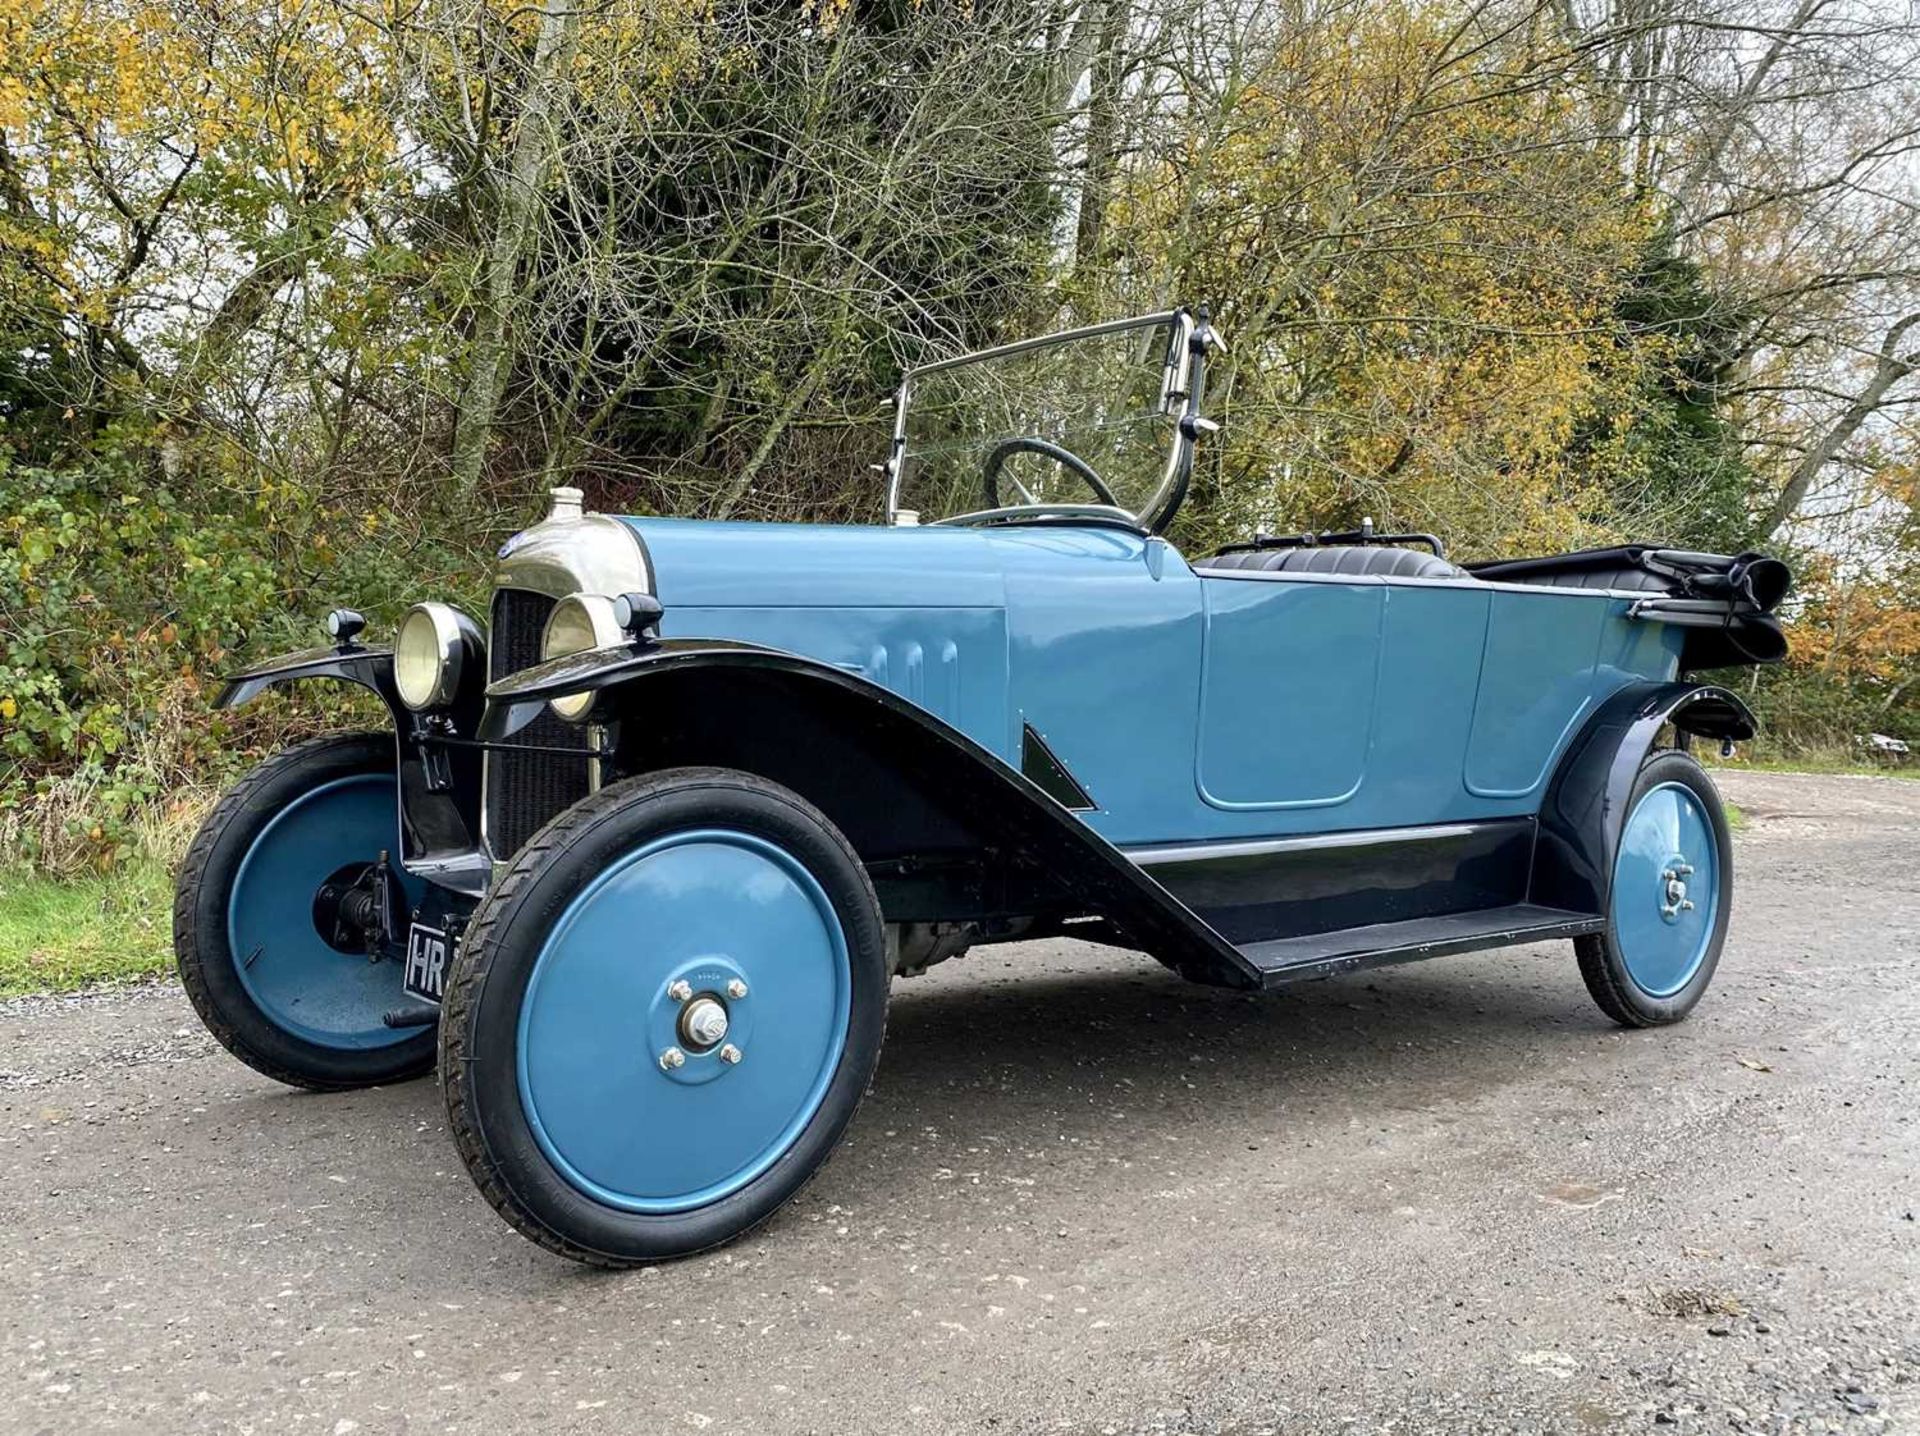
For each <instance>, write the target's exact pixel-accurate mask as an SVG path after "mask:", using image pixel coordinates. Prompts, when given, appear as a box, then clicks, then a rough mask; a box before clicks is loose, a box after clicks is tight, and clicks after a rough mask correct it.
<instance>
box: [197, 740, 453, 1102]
mask: <svg viewBox="0 0 1920 1436" xmlns="http://www.w3.org/2000/svg"><path fill="white" fill-rule="evenodd" d="M394 764H395V758H394V743H393V735H392V734H391V733H340V734H334V735H332V736H329V737H325V738H315V739H313V740H311V741H310V742H306V743H301V744H298V745H296V746H295V747H292V748H288V749H286V750H285V751H284V752H280V753H276V754H274V755H273V756H272V757H271V758H268V759H267V760H266V761H265V762H263V763H261V764H260V766H259V767H257V768H255V769H254V770H253V771H252V772H251V773H249V774H247V776H246V777H244V778H242V779H241V780H240V781H239V782H238V783H235V784H234V785H233V786H232V787H231V788H229V789H228V790H227V791H226V792H225V793H224V794H223V795H222V796H221V798H220V801H219V802H218V803H216V804H214V808H213V811H212V812H211V813H209V814H207V818H206V821H205V822H203V823H202V824H201V825H200V831H199V832H197V833H195V834H194V838H193V842H192V844H191V845H190V846H189V847H188V849H187V856H186V861H185V862H183V863H182V864H181V866H180V875H179V877H178V878H177V879H176V881H175V883H174V894H173V951H174V960H175V962H176V964H177V965H178V967H179V970H180V985H181V986H183V987H184V988H186V990H187V997H188V999H189V1000H190V1001H191V1002H192V1003H193V1007H194V1011H196V1012H198V1013H199V1014H200V1020H201V1021H202V1022H204V1023H205V1024H206V1026H207V1031H209V1032H211V1033H212V1034H213V1035H214V1037H215V1038H216V1039H218V1041H219V1043H220V1045H221V1046H222V1047H224V1048H226V1049H227V1051H229V1052H231V1053H232V1054H233V1055H234V1056H235V1057H238V1058H239V1059H240V1060H241V1061H242V1062H244V1063H246V1064H247V1066H249V1067H251V1068H253V1070H254V1071H256V1072H259V1073H262V1074H264V1075H265V1076H268V1077H271V1078H273V1079H274V1080H275V1081H276V1082H284V1083H286V1084H287V1085H288V1086H289V1087H305V1088H307V1089H309V1090H311V1091H315V1092H344V1091H349V1090H351V1089H353V1088H355V1087H371V1086H376V1085H379V1084H381V1083H386V1082H400V1081H405V1080H407V1079H408V1078H413V1077H420V1076H424V1075H425V1074H426V1073H427V1072H429V1071H431V1070H432V1068H433V1058H434V1037H433V1033H432V1031H431V1030H427V1031H423V1032H421V1033H420V1034H419V1035H417V1036H415V1037H412V1038H409V1039H408V1040H406V1041H404V1042H397V1043H394V1044H393V1045H392V1046H390V1047H378V1048H362V1049H352V1048H339V1047H323V1046H320V1045H319V1044H318V1043H314V1042H309V1041H307V1040H306V1039H305V1038H303V1037H297V1036H295V1035H294V1034H292V1033H290V1032H288V1031H286V1030H285V1029H284V1028H282V1027H280V1026H279V1025H278V1024H276V1023H275V1022H274V1021H273V1019H272V1018H271V1017H269V1016H268V1015H267V1014H266V1013H264V1012H262V1011H261V1010H260V1008H259V1007H258V1006H257V1005H255V1003H254V1001H253V999H252V998H251V997H250V996H248V994H247V990H246V988H245V987H244V986H243V985H242V984H241V981H240V976H239V972H238V970H237V969H236V967H235V965H234V954H233V951H232V949H231V948H230V946H229V945H228V942H227V921H226V913H227V904H228V896H229V893H230V891H231V888H232V884H233V879H234V874H235V873H236V872H237V870H238V869H239V866H240V862H241V860H242V859H243V858H245V857H246V855H247V851H248V849H250V848H251V847H252V846H253V843H254V840H255V839H256V838H258V837H259V835H260V832H261V830H262V829H263V828H264V827H265V826H266V825H267V824H268V823H269V822H271V821H272V820H273V819H274V818H275V817H276V816H278V814H279V813H280V812H281V810H282V809H284V808H285V807H286V806H287V804H289V803H291V802H292V801H294V800H295V799H296V798H299V797H301V796H303V795H304V794H306V793H309V792H311V791H312V790H313V789H315V788H317V787H319V786H320V785H321V784H323V783H330V782H332V781H334V780H335V779H337V778H348V777H354V776H357V775H359V774H362V773H378V774H386V775H391V774H392V773H393V772H394ZM375 856H377V855H376V854H373V853H369V854H367V859H368V861H372V859H373V858H374V857H375ZM352 960H353V959H351V958H348V957H344V956H343V957H342V958H341V961H342V962H348V961H352Z"/></svg>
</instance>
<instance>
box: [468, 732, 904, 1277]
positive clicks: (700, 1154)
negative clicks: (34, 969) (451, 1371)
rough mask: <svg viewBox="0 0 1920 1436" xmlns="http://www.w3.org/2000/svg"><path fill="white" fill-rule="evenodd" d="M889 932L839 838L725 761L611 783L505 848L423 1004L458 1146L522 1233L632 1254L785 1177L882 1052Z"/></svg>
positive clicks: (712, 1228) (741, 1204) (713, 1232)
mask: <svg viewBox="0 0 1920 1436" xmlns="http://www.w3.org/2000/svg"><path fill="white" fill-rule="evenodd" d="M887 985H888V968H887V946H886V937H885V931H884V928H883V927H882V924H881V918H880V909H879V903H878V902H877V900H876V899H875V897H874V892H873V887H872V885H871V883H870V882H869V881H868V879H867V874H866V870H865V868H864V867H863V866H862V865H861V863H860V860H859V858H858V856H857V855H856V854H855V853H854V851H853V849H852V847H851V846H850V845H849V844H848V843H847V840H846V839H845V838H844V837H843V836H841V834H840V833H839V831H838V830H837V829H835V828H834V827H833V826H832V824H830V823H829V822H828V821H827V819H826V818H825V817H824V816H823V815H822V814H821V813H819V812H818V811H817V810H816V809H815V808H813V807H812V806H811V805H810V804H808V803H806V802H805V801H804V800H803V799H801V798H800V797H798V796H797V795H795V794H793V793H791V792H788V791H787V790H786V789H784V788H780V787H777V786H775V785H774V784H772V783H768V782H765V781H763V780H761V779H759V778H756V777H753V776H751V775H749V774H745V773H738V772H732V771H729V770H724V769H712V768H706V769H697V768H686V769H678V770H674V771H670V772H666V773H660V774H654V775H649V776H646V777H642V778H633V779H629V780H627V781H625V782H621V783H616V784H613V785H611V786H609V787H607V788H605V789H603V790H602V791H600V792H598V793H596V794H594V795H593V796H591V797H589V798H587V799H585V800H583V801H582V802H580V803H578V804H576V805H575V806H573V807H572V808H570V809H568V810H567V811H566V812H565V813H563V814H561V815H560V816H559V817H557V818H555V819H554V821H553V822H551V823H550V824H548V825H547V826H546V827H545V828H543V829H542V830H541V831H540V832H539V833H537V834H535V835H534V837H533V838H532V839H530V840H529V841H528V843H527V844H526V846H525V847H523V848H522V849H521V850H520V852H519V853H518V854H516V855H515V857H514V859H513V862H512V864H511V865H510V866H509V868H508V870H507V871H506V872H505V873H504V874H503V875H502V876H501V877H500V879H499V880H498V881H497V882H496V883H495V885H494V889H493V892H492V893H491V895H490V896H489V897H488V898H487V900H486V901H485V903H483V904H482V906H481V909H480V911H479V912H478V913H477V914H476V915H475V917H474V920H473V922H472V924H471V925H470V926H469V927H468V929H467V935H466V941H465V942H464V943H463V945H462V947H461V951H460V954H459V957H458V958H457V959H456V961H455V964H454V970H453V975H452V977H451V980H450V981H449V984H448V990H447V1001H446V1010H445V1014H444V1019H443V1021H442V1024H441V1054H440V1063H441V1066H440V1070H441V1074H442V1082H443V1084H444V1087H445V1092H446V1099H447V1110H448V1113H449V1116H450V1118H451V1126H452V1129H453V1134H454V1138H455V1142H456V1144H457V1145H458V1147H459V1150H460V1154H461V1156H462V1158H463V1159H464V1160H465V1162H466V1164H467V1168H468V1170H469V1171H470V1172H471V1173H472V1175H473V1177H474V1180H475V1181H476V1182H477V1183H478V1184H479V1187H480V1190H481V1192H482V1193H483V1194H484V1195H485V1196H486V1197H487V1199H488V1200H489V1201H490V1202H491V1203H492V1204H493V1206H494V1208H495V1209H496V1210H497V1211H499V1213H500V1214H501V1215H502V1216H503V1217H505V1218H506V1219H507V1221H508V1222H510V1223H511V1224H512V1225H513V1226H514V1227H515V1228H517V1229H518V1230H519V1231H520V1232H521V1233H522V1234H523V1235H525V1236H527V1237H530V1238H531V1239H532V1240H534V1241H536V1242H538V1243H539V1244H540V1245H542V1246H544V1247H546V1248H548V1249H549V1250H551V1251H555V1252H558V1253H560V1254H561V1255H563V1256H567V1257H571V1258H573V1259H575V1260H577V1261H584V1262H591V1263H594V1264H596V1265H601V1266H630V1265H635V1264H638V1263H642V1262H649V1261H657V1260H661V1259H663V1258H667V1257H676V1256H685V1255H688V1254H689V1253H692V1252H696V1251H700V1250H703V1249H704V1248H707V1247H711V1246H716V1245H718V1244H720V1243H722V1242H725V1241H729V1240H731V1239H733V1238H734V1237H737V1236H739V1235H741V1234H742V1233H744V1232H746V1231H749V1230H751V1229H752V1228H753V1227H755V1226H757V1225H759V1224H760V1223H761V1222H763V1221H765V1220H766V1219H767V1218H768V1217H770V1216H772V1215H773V1213H774V1212H775V1211H776V1210H778V1209H779V1207H780V1206H781V1205H782V1204H783V1203H785V1202H786V1201H787V1200H788V1199H789V1198H791V1197H792V1196H793V1195H794V1193H796V1192H797V1191H798V1190H799V1189H800V1187H801V1186H802V1185H803V1184H804V1183H805V1182H806V1180H807V1179H808V1178H809V1177H810V1176H812V1175H813V1173H814V1171H815V1170H816V1169H817V1168H819V1166H820V1165H821V1164H822V1163H823V1162H825V1161H826V1159H827V1157H828V1155H829V1154H830V1153H831V1152H832V1151H833V1149H834V1147H835V1146H836V1145H837V1143H838V1142H839V1140H840V1137H841V1135H842V1134H843V1133H844V1132H845V1131H846V1128H847V1124H848V1123H849V1122H850V1121H851V1120H852V1118H853V1113H854V1109H855V1108H856V1107H857V1106H858V1105H859V1102H860V1099H861V1097H862V1096H863V1095H864V1094H865V1092H866V1088H867V1084H868V1082H869V1081H870V1080H871V1079H872V1076H873V1071H874V1067H875V1065H876V1064H877V1062H878V1061H879V1056H880V1042H881V1037H882V1035H883V1033H884V1031H885V1026H886V1009H887Z"/></svg>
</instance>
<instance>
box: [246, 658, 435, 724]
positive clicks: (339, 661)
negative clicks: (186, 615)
mask: <svg viewBox="0 0 1920 1436" xmlns="http://www.w3.org/2000/svg"><path fill="white" fill-rule="evenodd" d="M302 678H337V679H339V680H340V681H342V682H344V683H358V684H359V685H360V686H361V687H362V688H371V689H372V690H373V691H374V692H375V693H378V694H379V695H380V701H381V702H382V703H384V704H386V705H387V711H388V712H389V713H390V714H392V715H393V726H394V730H395V731H396V732H400V733H404V732H405V731H406V710H405V708H404V706H403V705H402V704H401V702H400V690H399V689H397V688H395V687H394V684H393V652H392V650H391V649H386V648H369V647H363V646H362V645H360V644H355V645H354V646H353V647H351V648H306V649H302V650H301V651H300V652H298V653H283V654H281V655H280V656H279V657H278V658H269V659H268V660H267V661H266V662H265V663H258V664H255V665H254V666H253V667H252V668H247V669H243V670H242V671H241V672H239V673H235V674H232V675H230V676H229V677H228V678H227V680H226V682H225V683H223V684H222V685H221V688H220V693H219V696H218V697H216V698H215V699H214V700H213V706H214V707H215V708H238V707H239V706H240V705H241V704H242V703H250V702H252V701H253V700H254V699H255V698H257V697H259V696H260V695H261V694H262V693H264V692H266V691H267V689H269V688H274V687H277V686H278V685H280V684H282V683H293V682H295V681H297V680H299V679H302Z"/></svg>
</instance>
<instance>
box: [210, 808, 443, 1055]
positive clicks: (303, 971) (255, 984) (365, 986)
mask: <svg viewBox="0 0 1920 1436" xmlns="http://www.w3.org/2000/svg"><path fill="white" fill-rule="evenodd" d="M399 849H400V817H399V793H398V788H397V786H396V780H395V779H394V778H393V777H392V776H391V775H388V774H379V773H366V774H361V775H359V776H357V777H351V778H337V779H335V780H334V781H333V782H330V783H323V784H321V785H320V786H319V787H317V788H315V789H314V790H313V791H312V792H309V793H304V794H302V795H301V796H300V797H298V798H296V799H294V801H293V802H291V803H289V804H287V806H286V807H284V808H282V809H281V810H280V811H279V812H278V813H276V814H275V815H274V817H273V820H272V821H271V822H269V823H268V824H267V825H266V827H265V828H263V829H261V831H260V836H259V837H257V838H255V839H254V840H253V846H252V847H250V848H249V849H248V850H247V855H246V856H245V857H244V858H242V859H241V860H240V867H239V869H238V871H236V872H235V873H234V878H233V891H232V892H231V894H229V896H228V899H227V946H228V950H229V951H231V952H232V954H233V962H234V967H235V969H236V970H237V971H238V973H239V975H240V985H241V986H242V987H244V988H245V989H246V992H247V995H248V996H249V997H251V998H252V999H253V1002H254V1005H255V1006H256V1007H258V1008H259V1009H260V1011H261V1012H262V1013H263V1014H265V1016H266V1017H267V1019H268V1020H269V1021H271V1022H272V1023H273V1024H274V1025H275V1026H277V1027H279V1028H281V1029H282V1030H283V1031H285V1032H288V1033H291V1034H292V1035H293V1036H295V1037H299V1038H302V1039H304V1040H305V1041H308V1042H312V1043H315V1044H317V1045H319V1046H322V1047H339V1048H371V1047H390V1046H392V1045H393V1044H394V1043H396V1042H405V1041H406V1040H407V1039H408V1038H410V1037H413V1036H416V1035H417V1034H418V1029H416V1028H392V1027H388V1026H387V1025H386V1024H385V1023H384V1022H383V1021H381V1018H382V1017H383V1016H384V1015H385V1014H386V1013H387V1011H388V1010H389V1009H391V1008H392V1007H394V1006H395V1005H396V1004H397V1003H398V1002H399V1000H400V995H401V994H400V983H401V979H402V977H403V976H404V973H403V972H402V966H403V964H401V963H399V962H394V961H385V962H369V961H368V960H367V959H366V958H365V957H364V956H359V955H356V954H353V953H345V952H340V951H338V950H337V949H335V948H333V947H331V946H329V945H328V943H327V942H326V940H325V939H324V938H322V937H321V936H320V933H319V930H318V929H317V928H315V926H314V923H313V899H314V894H315V893H317V892H318V891H319V889H320V887H321V885H322V884H324V883H325V882H326V881H327V879H328V878H329V877H331V876H332V875H333V874H334V873H336V872H338V871H339V870H340V869H341V868H343V867H345V866H347V865H348V864H350V863H356V862H366V863H371V862H373V861H374V860H375V859H376V858H378V857H379V856H380V854H381V853H382V852H383V851H384V852H394V853H397V852H398V851H399ZM403 886H405V887H406V889H407V895H408V896H409V897H410V898H413V897H417V895H418V884H417V883H414V882H412V881H411V880H403Z"/></svg>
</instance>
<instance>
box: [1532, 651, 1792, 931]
mask: <svg viewBox="0 0 1920 1436" xmlns="http://www.w3.org/2000/svg"><path fill="white" fill-rule="evenodd" d="M1667 723H1671V724H1673V725H1674V727H1676V728H1678V729H1679V730H1680V731H1681V732H1683V733H1692V734H1696V735H1698V736H1700V737H1702V738H1714V739H1721V740H1726V741H1738V740H1743V739H1747V738H1751V737H1752V736H1753V735H1754V733H1755V731H1756V730H1757V726H1758V725H1757V724H1756V722H1755V720H1754V716H1753V712H1752V710H1751V709H1749V708H1748V707H1747V705H1746V704H1745V703H1743V702H1742V701H1741V700H1740V698H1739V695H1737V694H1735V693H1732V692H1729V691H1728V690H1727V689H1725V688H1721V687H1718V686H1717V685H1714V684H1710V683H1708V684H1702V683H1685V682H1675V683H1647V682H1640V683H1629V684H1628V685H1627V686H1626V687H1624V688H1622V689H1620V691H1619V692H1617V693H1615V694H1614V695H1613V696H1612V697H1611V698H1609V699H1607V700H1606V702H1604V703H1602V704H1601V705H1600V707H1599V708H1598V709H1596V710H1595V711H1594V714H1593V716H1592V717H1591V718H1589V719H1588V720H1587V723H1586V726H1585V727H1583V728H1582V729H1581V730H1580V733H1579V735H1578V736H1577V737H1576V738H1575V739H1574V740H1573V742H1572V744H1571V745H1570V746H1569V747H1568V749H1567V752H1566V754H1565V756H1564V757H1562V758H1561V760H1560V766H1559V768H1558V769H1557V770H1555V772H1554V775H1553V780H1552V782H1551V783H1550V784H1549V785H1548V788H1547V796H1546V801H1545V802H1544V803H1542V804H1541V806H1540V835H1539V838H1538V841H1537V844H1536V847H1535V849H1534V859H1533V899H1532V900H1533V901H1534V902H1536V903H1539V904H1541V905H1543V906H1546V907H1557V908H1566V909H1569V910H1571V911H1574V912H1581V913H1603V912H1605V911H1606V908H1607V899H1608V897H1609V896H1610V894H1611V890H1612V886H1613V858H1614V852H1615V849H1616V848H1617V847H1618V845H1619V842H1620V829H1621V826H1622V825H1623V824H1624V823H1625V822H1626V818H1627V800H1628V799H1629V798H1630V797H1632V795H1633V783H1634V779H1635V778H1636V777H1638V776H1639V773H1640V766H1641V764H1643V763H1645V762H1646V760H1647V754H1648V753H1649V752H1650V751H1651V750H1652V748H1653V742H1654V738H1655V736H1656V735H1657V734H1658V733H1659V731H1660V729H1661V727H1662V726H1663V725H1665V724H1667Z"/></svg>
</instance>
